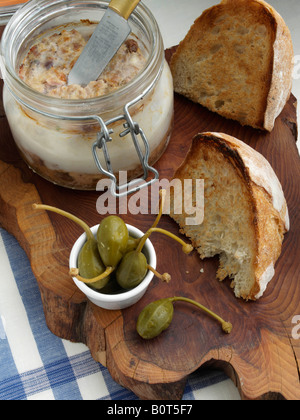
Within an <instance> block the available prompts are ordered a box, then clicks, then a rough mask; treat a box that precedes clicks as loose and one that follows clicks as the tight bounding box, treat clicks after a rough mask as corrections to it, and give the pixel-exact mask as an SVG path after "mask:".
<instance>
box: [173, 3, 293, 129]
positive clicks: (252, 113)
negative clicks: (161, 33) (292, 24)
mask: <svg viewBox="0 0 300 420" xmlns="http://www.w3.org/2000/svg"><path fill="white" fill-rule="evenodd" d="M293 56H294V53H293V45H292V39H291V34H290V31H289V29H288V27H287V26H286V24H285V22H284V20H283V19H282V17H281V16H280V15H279V14H278V13H277V12H276V11H275V10H274V9H273V8H272V7H271V6H270V5H268V4H267V3H266V2H265V1H262V0H223V1H222V2H221V3H220V4H218V5H216V6H213V7H212V8H210V9H208V10H206V11H204V13H203V14H202V15H201V16H200V17H199V18H198V19H197V20H196V21H195V23H194V25H193V26H192V27H191V29H190V31H189V32H188V34H187V36H186V38H185V39H184V40H183V41H182V42H181V43H180V45H179V47H178V49H177V51H176V53H175V54H174V55H173V57H172V60H171V63H170V66H171V71H172V74H173V78H174V88H175V91H176V92H177V93H179V94H182V95H184V96H186V97H187V98H189V99H191V100H192V101H194V102H196V103H200V104H201V105H203V106H205V107H207V108H208V109H210V110H211V111H214V112H217V113H219V114H220V115H222V116H223V117H226V118H229V119H233V120H237V121H239V122H240V123H241V124H242V125H249V126H252V127H254V128H258V129H264V130H267V131H272V129H273V127H274V122H275V119H276V118H277V117H278V115H279V114H280V113H281V111H282V109H283V108H284V106H285V104H286V102H287V100H288V99H289V97H290V94H291V89H292V72H293Z"/></svg>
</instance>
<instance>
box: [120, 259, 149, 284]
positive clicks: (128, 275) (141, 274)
mask: <svg viewBox="0 0 300 420" xmlns="http://www.w3.org/2000/svg"><path fill="white" fill-rule="evenodd" d="M147 265H148V264H147V259H146V257H145V255H144V254H142V253H141V252H136V251H130V252H128V253H127V254H126V255H125V256H124V257H123V258H122V261H121V263H120V265H119V267H118V268H117V271H116V278H117V282H118V283H119V285H120V286H121V287H123V289H132V288H134V287H136V286H138V285H139V284H140V283H141V282H142V281H143V280H144V278H145V276H146V274H147V271H148V268H147Z"/></svg>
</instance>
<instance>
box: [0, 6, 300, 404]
mask: <svg viewBox="0 0 300 420" xmlns="http://www.w3.org/2000/svg"><path fill="white" fill-rule="evenodd" d="M144 3H145V4H146V5H147V6H148V7H149V8H150V9H151V11H152V12H153V14H154V16H155V17H156V19H157V21H158V24H159V26H160V29H161V32H162V36H163V39H164V44H165V48H168V47H171V46H173V45H177V44H178V43H179V42H180V41H181V40H182V39H183V38H184V36H185V35H186V33H187V31H188V30H189V28H190V26H191V25H192V23H193V22H194V20H195V19H196V18H197V17H198V16H199V15H200V14H201V13H202V11H203V10H205V9H206V8H208V7H210V6H212V5H214V4H216V1H215V0H186V1H182V0H144ZM269 3H270V4H271V5H272V6H273V7H275V8H276V9H277V11H278V12H279V13H280V14H281V15H282V17H283V18H284V19H285V21H286V23H287V24H288V26H289V28H290V30H291V33H292V38H293V42H294V51H295V72H294V86H293V94H294V95H295V96H296V97H297V98H300V25H299V18H300V0H284V1H282V0H269ZM297 67H298V68H299V69H297ZM298 116H299V109H298ZM298 147H299V146H298ZM0 211H1V209H0ZM2 236H3V237H2ZM2 236H1V230H0V288H1V281H2V292H3V282H4V281H11V283H9V284H10V286H9V290H7V292H8V293H9V298H10V299H11V302H14V303H15V304H16V307H15V309H14V310H13V311H12V314H13V316H16V312H20V314H21V315H20V317H21V318H22V317H23V316H24V314H23V312H22V310H21V309H22V308H21V309H20V308H19V305H20V299H19V294H18V291H17V288H16V287H15V285H14V283H13V277H14V276H13V273H12V265H11V263H10V261H9V258H8V256H9V254H8V253H7V248H5V246H4V245H5V243H7V241H8V242H10V241H13V240H12V239H11V240H10V239H8V238H7V237H5V238H4V235H3V231H2ZM5 236H6V235H5ZM11 246H15V245H11ZM28 275H30V274H28ZM2 297H3V295H2ZM1 305H2V306H1ZM8 313H10V306H8V305H7V300H5V299H4V298H3V299H2V300H1V297H0V321H1V320H2V323H1V322H0V344H1V340H2V341H3V340H5V339H6V338H7V336H6V331H5V328H6V327H7V325H6V323H7V321H9V320H8V315H7V314H8ZM26 325H27V324H26ZM17 327H18V326H17V325H15V329H17ZM20 328H21V327H20ZM22 328H23V327H22ZM15 335H16V336H17V332H15ZM22 346H23V348H22V352H24V351H26V348H27V347H28V349H29V348H30V343H29V342H28V343H26V342H24V343H22ZM64 347H65V350H66V352H67V353H68V355H71V356H72V357H75V355H76V354H79V353H80V352H81V351H84V350H85V347H84V346H83V345H81V344H78V345H76V344H71V343H66V342H64ZM28 353H29V350H28ZM0 356H1V355H0ZM15 357H16V358H17V351H16V355H15ZM20 359H21V369H24V372H25V368H24V366H23V360H22V357H20ZM30 361H31V363H32V366H33V367H34V366H35V363H36V360H34V355H32V357H31V359H30ZM99 375H100V374H99ZM99 375H98V376H96V375H95V376H93V380H94V381H99V378H100V376H99ZM96 378H97V379H96ZM101 378H102V376H101ZM82 382H83V380H82ZM91 384H92V385H93V386H94V382H91ZM95 384H96V382H95ZM98 385H99V384H98V382H97V386H98ZM84 386H85V389H87V387H88V379H87V378H86V379H85V382H84ZM52 396H53V394H51V395H50V391H49V394H48V391H47V392H46V391H43V392H41V393H40V394H38V393H37V394H33V395H32V399H39V398H41V399H42V398H43V399H44V398H45V399H53V398H52ZM194 396H195V398H196V399H200V400H201V399H202V400H205V399H212V400H217V399H229V400H238V399H240V397H239V394H238V391H237V389H236V388H235V386H234V385H233V383H232V382H231V381H230V380H227V381H222V382H219V383H217V384H213V385H211V386H208V387H204V388H203V389H201V390H199V391H197V392H195V393H194ZM89 397H90V395H89V396H87V397H86V399H89Z"/></svg>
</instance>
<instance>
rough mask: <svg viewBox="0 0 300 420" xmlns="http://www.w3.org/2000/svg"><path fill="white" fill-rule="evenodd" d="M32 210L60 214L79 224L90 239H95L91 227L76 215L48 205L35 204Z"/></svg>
mask: <svg viewBox="0 0 300 420" xmlns="http://www.w3.org/2000/svg"><path fill="white" fill-rule="evenodd" d="M32 208H33V209H34V210H48V211H52V212H54V213H57V214H59V215H60V216H64V217H67V218H68V219H70V220H72V221H73V222H75V223H77V224H78V225H79V226H80V227H82V229H83V230H84V231H85V233H86V236H87V238H88V239H95V237H94V235H93V233H92V231H91V229H90V227H89V226H88V225H87V224H86V223H85V222H84V221H83V220H81V219H79V218H78V217H76V216H74V214H71V213H68V212H66V211H64V210H61V209H58V208H56V207H52V206H48V205H46V204H33V205H32Z"/></svg>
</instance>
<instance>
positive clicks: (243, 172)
mask: <svg viewBox="0 0 300 420" xmlns="http://www.w3.org/2000/svg"><path fill="white" fill-rule="evenodd" d="M251 156H252V159H250V157H251ZM252 162H253V163H252ZM258 167H260V168H262V170H263V168H265V170H266V173H268V174H269V176H268V177H266V178H265V177H263V172H262V176H260V172H259V169H257V168H258ZM174 178H176V179H181V180H182V181H183V180H184V179H204V185H205V189H204V197H205V203H204V212H205V215H204V221H203V223H202V224H201V225H198V226H187V225H186V224H185V218H186V216H187V215H186V214H184V213H183V214H175V212H174V207H172V206H171V217H172V218H173V219H174V220H175V221H176V222H177V223H178V224H179V226H180V228H181V232H182V233H183V234H185V235H186V236H187V237H188V238H190V239H191V241H192V244H193V246H194V247H195V248H196V249H197V250H198V253H199V254H200V257H201V258H202V259H204V258H208V257H213V256H215V255H219V259H220V265H219V269H218V272H217V278H218V279H219V280H220V281H222V280H224V279H225V278H227V277H229V278H231V279H232V287H233V289H234V293H235V295H236V297H238V298H240V297H241V298H243V299H245V300H256V299H258V298H260V297H261V296H262V295H263V293H264V291H265V290H266V287H267V285H268V283H269V282H270V280H271V279H272V278H273V276H274V273H275V272H274V266H275V263H276V261H277V259H278V258H279V256H280V253H281V247H282V242H283V238H284V233H285V232H287V230H288V229H289V218H288V209H287V205H286V200H285V198H284V195H283V191H282V187H281V185H280V183H279V180H278V178H277V176H276V175H275V173H274V171H273V170H272V168H271V166H270V165H269V163H268V162H267V161H266V159H265V158H264V157H263V156H262V155H261V154H259V153H258V152H256V151H255V150H254V149H252V148H250V147H249V146H247V145H246V144H245V143H243V142H241V141H240V140H238V139H235V138H233V137H231V136H228V135H225V134H222V133H203V134H199V135H198V136H196V137H195V138H194V139H193V143H192V147H191V149H190V151H189V153H188V155H187V157H186V159H185V161H184V163H183V164H182V166H181V167H180V168H179V169H178V170H177V171H176V173H175V175H174ZM193 185H194V188H195V185H196V183H193ZM273 194H274V195H273ZM195 195H196V191H195V190H194V191H193V196H195ZM275 195H276V196H275ZM171 202H172V200H171ZM274 205H275V206H276V207H277V208H275V207H274ZM183 208H184V205H183Z"/></svg>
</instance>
